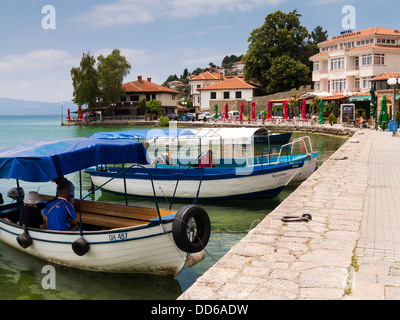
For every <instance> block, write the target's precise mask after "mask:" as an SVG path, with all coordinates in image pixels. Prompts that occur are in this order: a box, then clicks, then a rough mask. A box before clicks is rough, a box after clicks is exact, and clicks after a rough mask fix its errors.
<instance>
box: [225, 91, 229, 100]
mask: <svg viewBox="0 0 400 320" xmlns="http://www.w3.org/2000/svg"><path fill="white" fill-rule="evenodd" d="M224 99H229V91H224Z"/></svg>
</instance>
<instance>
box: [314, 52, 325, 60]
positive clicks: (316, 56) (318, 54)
mask: <svg viewBox="0 0 400 320" xmlns="http://www.w3.org/2000/svg"><path fill="white" fill-rule="evenodd" d="M328 56H329V52H320V53H317V54H314V55H313V56H311V57H310V60H311V59H313V58H320V57H327V58H328Z"/></svg>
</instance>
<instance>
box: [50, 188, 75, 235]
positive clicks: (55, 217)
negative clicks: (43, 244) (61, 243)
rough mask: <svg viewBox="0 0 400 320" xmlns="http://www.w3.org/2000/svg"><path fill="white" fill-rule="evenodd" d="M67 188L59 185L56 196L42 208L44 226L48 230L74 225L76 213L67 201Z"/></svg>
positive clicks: (66, 228) (59, 229)
mask: <svg viewBox="0 0 400 320" xmlns="http://www.w3.org/2000/svg"><path fill="white" fill-rule="evenodd" d="M67 197H68V188H67V187H65V186H61V187H60V188H59V189H58V194H57V198H56V199H54V200H52V201H50V202H49V203H48V204H47V205H46V207H45V208H44V209H43V215H44V217H45V222H46V226H47V228H48V229H49V230H57V231H65V230H68V229H71V226H75V225H76V221H77V215H76V213H75V210H74V207H73V206H72V205H71V204H70V203H69V202H68V201H67Z"/></svg>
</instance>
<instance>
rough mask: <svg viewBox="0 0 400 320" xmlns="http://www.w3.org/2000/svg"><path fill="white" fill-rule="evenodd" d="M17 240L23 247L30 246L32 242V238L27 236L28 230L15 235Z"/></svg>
mask: <svg viewBox="0 0 400 320" xmlns="http://www.w3.org/2000/svg"><path fill="white" fill-rule="evenodd" d="M17 242H18V244H19V245H20V246H21V247H22V248H24V249H27V248H29V247H30V245H31V244H32V238H31V237H30V236H29V233H28V230H24V232H23V233H21V234H20V235H19V236H18V237H17Z"/></svg>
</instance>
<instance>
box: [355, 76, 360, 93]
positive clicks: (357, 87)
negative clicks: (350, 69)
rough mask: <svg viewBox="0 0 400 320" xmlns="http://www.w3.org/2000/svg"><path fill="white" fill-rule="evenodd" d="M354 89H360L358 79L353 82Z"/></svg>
mask: <svg viewBox="0 0 400 320" xmlns="http://www.w3.org/2000/svg"><path fill="white" fill-rule="evenodd" d="M354 89H356V90H358V89H360V78H357V79H355V80H354Z"/></svg>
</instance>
